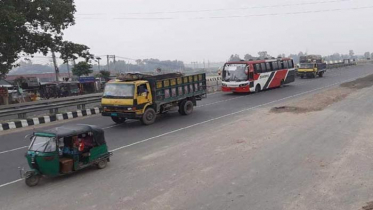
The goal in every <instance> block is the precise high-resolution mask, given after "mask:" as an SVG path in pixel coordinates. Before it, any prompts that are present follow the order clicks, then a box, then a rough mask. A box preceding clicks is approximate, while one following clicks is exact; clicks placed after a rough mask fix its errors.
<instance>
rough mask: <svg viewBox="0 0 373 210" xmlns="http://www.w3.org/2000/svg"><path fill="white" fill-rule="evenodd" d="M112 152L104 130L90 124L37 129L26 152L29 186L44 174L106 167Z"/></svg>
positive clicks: (55, 174)
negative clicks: (38, 130)
mask: <svg viewBox="0 0 373 210" xmlns="http://www.w3.org/2000/svg"><path fill="white" fill-rule="evenodd" d="M111 155H112V153H111V152H109V151H108V147H107V145H106V142H105V136H104V131H103V130H102V129H100V128H98V127H95V126H91V125H69V126H62V127H57V128H53V129H51V130H46V131H40V132H34V133H33V135H32V137H31V144H30V146H29V149H28V151H27V153H26V158H27V162H28V164H29V166H30V168H31V170H30V171H27V172H26V173H24V174H23V173H22V174H23V176H24V178H25V181H26V184H27V185H28V186H30V187H31V186H35V185H37V184H38V183H39V180H40V178H41V177H42V176H47V177H54V176H60V175H65V174H69V173H73V172H75V171H78V170H80V169H83V168H86V167H89V166H92V165H95V166H97V168H99V169H102V168H105V167H106V165H107V162H109V161H110V156H111Z"/></svg>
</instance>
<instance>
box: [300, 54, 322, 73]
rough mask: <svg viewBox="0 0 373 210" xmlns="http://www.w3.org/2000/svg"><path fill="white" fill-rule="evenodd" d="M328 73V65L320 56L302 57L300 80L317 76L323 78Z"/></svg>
mask: <svg viewBox="0 0 373 210" xmlns="http://www.w3.org/2000/svg"><path fill="white" fill-rule="evenodd" d="M325 72H326V63H325V61H324V60H323V58H322V57H321V56H320V55H307V56H301V57H300V64H299V68H298V75H299V76H300V78H304V77H311V78H315V77H316V76H317V75H318V76H319V77H323V75H324V73H325Z"/></svg>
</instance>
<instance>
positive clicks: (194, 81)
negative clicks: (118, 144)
mask: <svg viewBox="0 0 373 210" xmlns="http://www.w3.org/2000/svg"><path fill="white" fill-rule="evenodd" d="M205 96H206V75H205V74H198V75H189V76H184V75H182V74H179V73H170V74H163V75H143V74H126V75H123V76H121V77H119V78H118V79H115V80H112V81H109V82H108V83H107V84H106V85H105V90H104V93H103V96H102V99H101V106H102V109H103V110H102V116H108V117H111V119H112V120H113V121H114V122H115V123H123V122H125V120H126V119H139V120H140V121H141V122H142V123H143V124H145V125H150V124H153V123H154V122H155V118H156V115H157V114H161V113H165V112H167V111H169V110H170V109H171V108H173V107H178V108H179V113H180V114H182V115H189V114H191V113H192V111H193V107H194V106H196V103H197V102H196V101H198V100H201V99H202V98H204V97H205Z"/></svg>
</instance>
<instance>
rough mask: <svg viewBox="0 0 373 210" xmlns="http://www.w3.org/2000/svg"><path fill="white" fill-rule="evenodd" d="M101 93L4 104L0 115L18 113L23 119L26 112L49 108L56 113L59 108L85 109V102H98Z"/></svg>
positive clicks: (0, 109)
mask: <svg viewBox="0 0 373 210" xmlns="http://www.w3.org/2000/svg"><path fill="white" fill-rule="evenodd" d="M101 96H102V93H99V94H90V95H83V96H74V97H69V98H58V99H53V100H48V101H37V102H26V103H21V104H13V105H6V106H1V107H0V117H4V116H9V115H18V119H25V118H26V117H27V113H32V112H38V111H45V110H49V113H50V114H57V113H58V109H59V108H65V107H71V106H77V109H85V106H86V105H87V104H92V103H99V102H100V101H101Z"/></svg>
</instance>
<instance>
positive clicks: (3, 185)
mask: <svg viewBox="0 0 373 210" xmlns="http://www.w3.org/2000/svg"><path fill="white" fill-rule="evenodd" d="M22 180H23V179H17V180H14V181H11V182H8V183H5V184H2V185H0V188H2V187H5V186H7V185H10V184H14V183H16V182H19V181H22Z"/></svg>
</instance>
